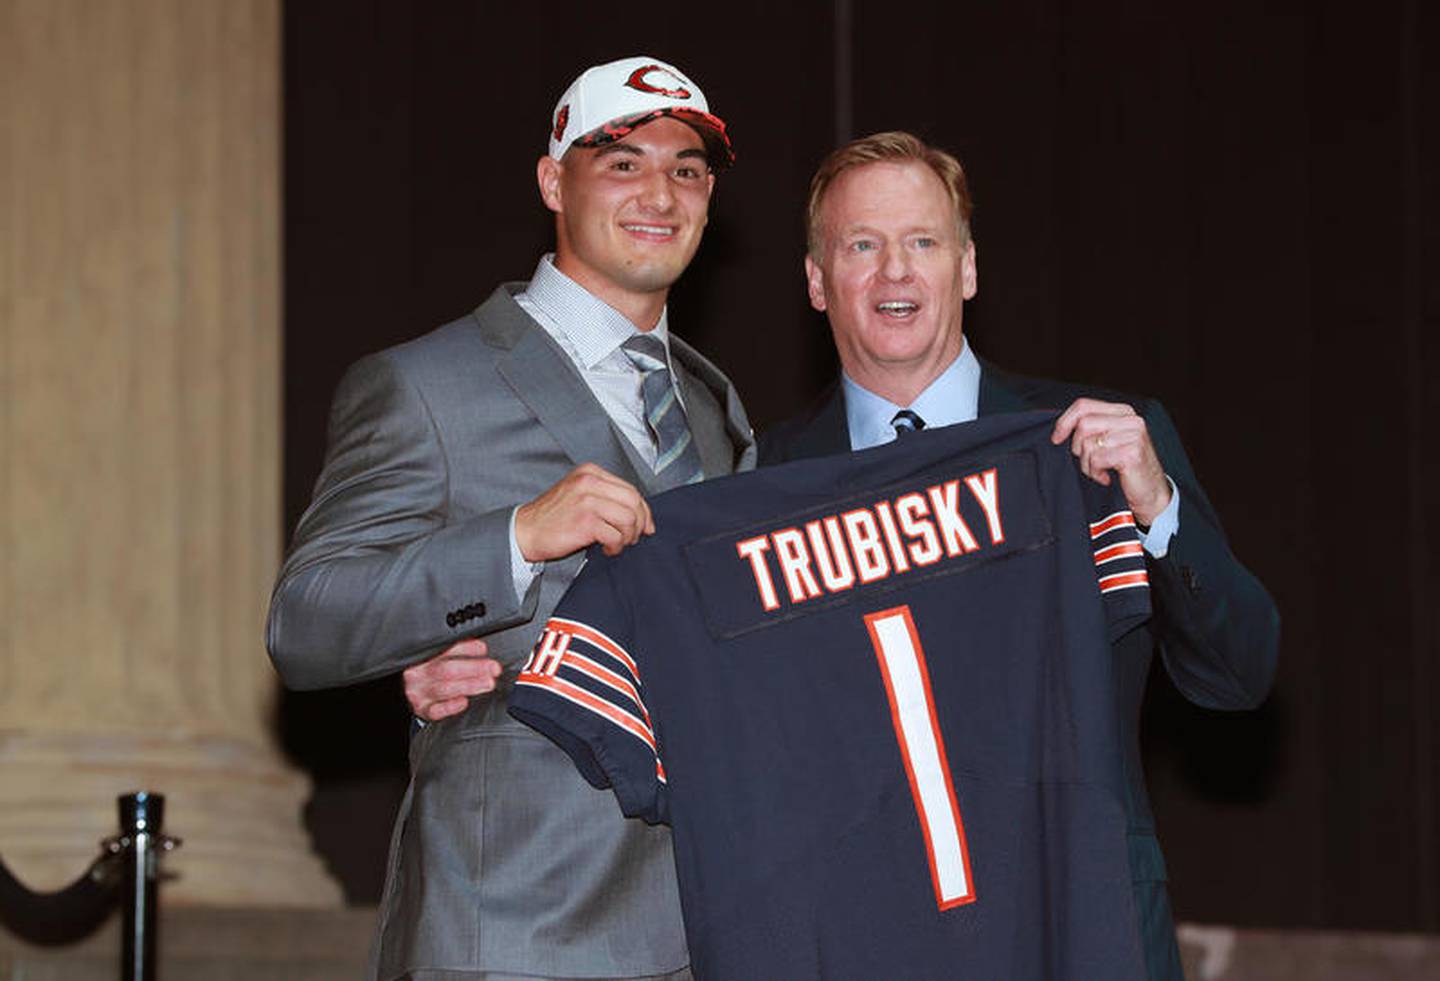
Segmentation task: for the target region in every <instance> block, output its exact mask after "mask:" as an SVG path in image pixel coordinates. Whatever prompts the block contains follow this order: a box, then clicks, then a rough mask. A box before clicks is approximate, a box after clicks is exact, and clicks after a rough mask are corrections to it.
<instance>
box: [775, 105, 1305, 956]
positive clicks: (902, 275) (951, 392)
mask: <svg viewBox="0 0 1440 981" xmlns="http://www.w3.org/2000/svg"><path fill="white" fill-rule="evenodd" d="M970 208H971V204H970V193H969V190H968V187H967V185H966V182H965V174H964V171H963V169H962V168H961V166H960V163H959V162H958V161H957V160H956V159H955V158H954V157H952V156H950V155H949V154H947V153H944V152H943V151H940V150H937V149H935V148H933V147H930V146H927V145H926V144H924V143H923V142H922V141H920V140H919V139H917V138H915V137H914V136H911V135H909V134H906V133H881V134H877V135H875V136H871V137H867V138H865V139H862V140H857V141H855V142H854V143H851V144H849V145H847V146H844V147H841V148H840V149H838V150H836V151H835V152H833V153H832V154H831V155H830V156H829V157H828V158H827V159H826V160H825V161H824V162H823V163H822V164H821V165H820V168H819V170H818V172H817V173H816V175H815V178H814V180H813V182H812V184H811V192H810V201H809V208H808V231H809V254H808V255H807V257H806V259H805V273H806V282H807V285H808V289H809V293H810V302H811V305H812V306H814V307H815V309H817V310H821V311H824V312H825V314H826V316H827V317H828V318H829V321H830V327H831V330H832V332H833V334H834V339H835V346H836V349H837V350H838V352H839V355H840V363H841V367H842V375H841V377H840V379H839V380H838V381H837V382H836V384H835V386H834V387H833V389H832V390H831V391H830V392H829V393H827V395H826V396H825V397H824V398H823V399H822V400H821V402H820V403H819V404H818V406H817V407H816V408H814V409H813V410H812V411H811V412H808V413H806V414H805V415H803V416H801V417H799V418H796V419H794V420H791V421H789V422H787V423H785V424H783V425H781V426H779V427H777V428H776V429H774V430H772V431H770V432H767V433H765V434H764V437H763V438H762V440H761V449H760V458H761V462H762V464H764V463H777V462H782V461H785V460H793V459H800V458H803V457H810V456H819V455H823V454H827V453H842V452H847V451H850V450H860V449H865V448H867V447H869V446H874V445H877V444H879V443H882V442H886V441H888V440H891V439H894V438H896V436H897V434H898V433H900V432H903V431H905V430H912V429H917V428H923V427H925V426H945V425H952V424H955V423H961V422H966V421H969V420H971V419H974V418H976V417H977V416H986V415H991V414H994V413H999V412H1010V411H1018V410H1024V409H1062V408H1063V409H1064V410H1065V411H1064V412H1063V413H1062V414H1061V416H1060V417H1059V420H1058V421H1057V424H1056V426H1055V430H1054V433H1053V435H1052V439H1053V440H1054V442H1056V443H1063V442H1066V441H1069V443H1070V445H1071V447H1072V449H1073V451H1074V453H1075V454H1076V455H1077V456H1078V457H1079V458H1080V464H1081V468H1082V470H1084V472H1085V473H1086V474H1088V475H1089V476H1091V477H1092V478H1093V479H1095V480H1096V481H1098V482H1100V483H1102V484H1109V482H1110V481H1112V480H1118V481H1119V482H1120V486H1121V488H1122V490H1123V491H1124V494H1125V497H1126V500H1127V502H1128V503H1129V505H1130V507H1131V509H1132V510H1133V511H1134V513H1135V518H1136V520H1137V522H1139V524H1140V525H1141V528H1142V531H1143V541H1144V545H1145V550H1146V553H1147V563H1146V564H1147V566H1148V571H1149V575H1150V583H1151V586H1152V591H1153V598H1154V607H1155V614H1154V617H1153V619H1152V620H1151V621H1150V623H1149V624H1148V626H1147V627H1146V628H1144V629H1138V630H1135V631H1132V632H1131V633H1129V634H1127V635H1125V636H1124V637H1122V638H1121V639H1120V640H1119V641H1118V642H1117V643H1116V644H1115V645H1114V648H1113V651H1114V657H1115V669H1116V677H1117V684H1118V685H1119V688H1120V691H1119V692H1118V693H1117V694H1118V704H1119V705H1120V706H1121V707H1122V711H1123V717H1122V718H1121V719H1120V720H1119V724H1120V726H1121V732H1122V736H1123V742H1122V745H1123V746H1124V747H1125V758H1124V760H1123V761H1122V762H1123V768H1124V773H1125V776H1126V782H1127V798H1126V802H1125V803H1126V810H1127V817H1128V823H1129V835H1130V866H1131V870H1130V871H1131V877H1132V881H1133V884H1134V894H1135V902H1136V909H1137V914H1138V916H1139V917H1140V923H1139V924H1138V926H1139V930H1140V933H1141V938H1142V943H1143V945H1144V948H1145V957H1146V966H1147V970H1148V973H1149V975H1150V977H1151V978H1154V979H1162V978H1163V979H1176V981H1179V979H1181V978H1182V974H1181V970H1180V961H1179V954H1178V951H1177V948H1176V944H1175V934H1174V926H1173V923H1172V921H1171V914H1170V907H1169V900H1168V898H1167V896H1166V890H1165V863H1164V859H1163V857H1162V856H1161V852H1160V846H1159V842H1158V840H1157V838H1156V835H1155V826H1154V820H1153V818H1152V816H1151V813H1150V806H1149V802H1148V799H1147V796H1146V793H1145V783H1144V775H1143V773H1142V772H1141V768H1140V754H1139V745H1138V728H1139V713H1140V703H1141V698H1142V695H1143V693H1144V687H1145V680H1146V676H1147V674H1148V673H1149V670H1150V662H1151V659H1152V656H1153V654H1154V652H1155V651H1157V650H1158V651H1159V652H1160V654H1161V658H1162V661H1163V663H1164V665H1165V668H1166V670H1167V671H1168V672H1169V674H1170V677H1171V679H1172V680H1173V681H1174V682H1175V684H1176V686H1177V687H1178V688H1179V689H1180V691H1181V692H1183V693H1184V695H1185V696H1186V697H1187V698H1188V699H1190V700H1191V701H1192V702H1195V703H1196V704H1198V705H1203V706H1206V707H1208V708H1219V709H1242V708H1251V707H1254V706H1255V705H1257V704H1259V703H1260V702H1261V701H1262V700H1263V699H1264V698H1265V695H1266V693H1267V692H1268V691H1269V689H1270V684H1271V680H1272V678H1273V676H1274V671H1275V662H1276V657H1277V651H1278V646H1279V618H1278V615H1277V614H1276V611H1275V606H1274V603H1273V602H1272V601H1271V599H1270V597H1269V595H1268V594H1267V593H1266V592H1265V589H1264V587H1263V586H1261V584H1260V583H1259V581H1257V580H1256V579H1255V577H1254V576H1252V575H1251V574H1250V572H1249V571H1247V570H1246V569H1245V568H1244V566H1242V565H1241V564H1240V563H1239V562H1238V561H1237V560H1236V559H1235V557H1234V555H1232V554H1231V552H1230V549H1229V547H1228V545H1227V544H1226V541H1225V536H1224V533H1223V532H1222V531H1221V528H1220V523H1219V520H1218V519H1217V517H1216V515H1215V511H1214V509H1213V508H1212V507H1211V506H1210V502H1209V501H1208V500H1207V499H1206V497H1205V492H1204V491H1203V490H1201V489H1200V485H1199V483H1198V482H1197V481H1196V479H1195V474H1194V472H1193V470H1192V469H1191V466H1190V461H1189V460H1188V459H1187V458H1186V455H1185V451H1184V449H1183V447H1182V446H1181V445H1180V439H1179V437H1178V435H1177V434H1176V432H1175V428H1174V426H1173V425H1172V424H1171V422H1170V420H1169V418H1168V416H1167V415H1166V413H1165V410H1164V409H1163V408H1162V407H1161V406H1160V404H1159V403H1157V402H1154V401H1150V400H1148V399H1136V398H1133V397H1130V396H1126V395H1121V394H1119V393H1115V392H1107V391H1101V390H1097V389H1093V388H1090V387H1086V386H1081V385H1071V384H1064V383H1060V382H1051V381H1042V380H1038V379H1031V378H1022V377H1019V376H1016V375H1011V374H1008V373H1005V372H1002V371H1000V370H998V369H996V368H995V367H993V366H991V365H990V364H988V363H986V362H984V361H981V360H980V359H979V358H977V357H976V355H975V353H974V352H973V351H972V350H971V348H970V345H969V344H968V343H967V341H966V340H965V337H964V334H963V331H962V321H963V313H964V303H965V301H966V300H968V299H970V298H972V297H973V296H974V295H975V291H976V288H977V286H978V277H977V267H976V256H975V243H974V241H973V240H972V238H971V236H970Z"/></svg>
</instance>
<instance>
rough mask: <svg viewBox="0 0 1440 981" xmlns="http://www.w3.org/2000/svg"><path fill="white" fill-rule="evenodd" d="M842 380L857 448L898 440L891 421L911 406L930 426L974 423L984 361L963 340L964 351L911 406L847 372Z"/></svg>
mask: <svg viewBox="0 0 1440 981" xmlns="http://www.w3.org/2000/svg"><path fill="white" fill-rule="evenodd" d="M840 381H841V385H842V386H843V388H844V392H845V420H846V422H847V423H848V424H849V427H850V448H851V449H855V450H863V449H868V448H869V447H871V446H879V445H880V444H881V443H888V442H890V441H891V440H892V439H894V438H895V427H894V426H892V425H891V424H890V420H891V419H893V418H894V417H895V413H897V412H899V411H900V410H901V409H910V410H911V411H912V412H914V413H915V414H916V415H918V416H919V417H920V418H921V419H924V420H925V426H926V428H929V427H931V426H952V425H954V424H955V423H957V422H970V421H971V420H972V419H974V418H975V417H976V416H977V415H978V414H979V405H980V361H979V359H978V358H976V357H975V352H974V351H972V350H971V349H970V342H969V341H962V345H961V348H960V354H959V355H958V356H957V357H956V358H955V360H954V361H951V362H950V364H949V365H948V366H947V367H946V368H945V370H944V371H942V372H940V374H939V376H938V377H937V378H936V379H935V380H934V381H932V382H931V383H930V384H929V385H927V386H926V388H925V390H924V391H923V392H921V393H920V394H919V395H918V396H916V398H915V401H914V402H911V403H910V404H909V405H896V404H895V403H894V402H891V401H890V400H889V399H886V398H882V397H881V396H879V395H876V394H875V393H874V392H872V391H870V390H869V389H866V388H863V387H861V386H860V384H859V383H858V382H856V381H855V380H854V379H852V378H851V377H850V376H849V375H847V374H845V373H844V372H841V374H840Z"/></svg>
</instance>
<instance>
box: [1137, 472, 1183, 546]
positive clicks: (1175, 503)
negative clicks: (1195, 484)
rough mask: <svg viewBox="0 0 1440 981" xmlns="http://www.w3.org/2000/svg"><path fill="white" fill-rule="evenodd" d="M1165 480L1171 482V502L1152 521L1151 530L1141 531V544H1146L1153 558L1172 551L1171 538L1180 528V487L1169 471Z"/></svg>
mask: <svg viewBox="0 0 1440 981" xmlns="http://www.w3.org/2000/svg"><path fill="white" fill-rule="evenodd" d="M1165 480H1166V482H1167V483H1169V484H1170V503H1169V504H1167V505H1165V510H1164V511H1161V512H1160V513H1159V514H1157V515H1156V516H1155V520H1154V521H1152V522H1150V530H1149V531H1142V532H1140V544H1141V545H1143V546H1145V551H1146V552H1147V553H1148V554H1149V555H1150V557H1151V558H1152V559H1163V558H1164V557H1165V553H1166V552H1168V551H1170V539H1172V538H1174V537H1175V533H1176V532H1178V531H1179V530H1180V488H1178V487H1176V486H1175V481H1173V480H1171V479H1170V475H1169V474H1168V473H1167V474H1166V475H1165Z"/></svg>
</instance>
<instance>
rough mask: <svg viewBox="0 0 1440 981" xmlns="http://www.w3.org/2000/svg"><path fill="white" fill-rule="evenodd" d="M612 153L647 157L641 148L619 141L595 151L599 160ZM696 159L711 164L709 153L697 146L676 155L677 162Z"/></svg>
mask: <svg viewBox="0 0 1440 981" xmlns="http://www.w3.org/2000/svg"><path fill="white" fill-rule="evenodd" d="M611 153H626V154H629V155H630V156H632V157H643V156H645V151H644V150H641V149H640V148H639V147H637V146H635V145H634V144H632V143H620V142H618V141H617V142H614V143H606V144H605V145H604V146H602V147H599V148H598V149H596V151H595V156H596V157H597V158H598V157H604V156H607V155H608V154H611ZM695 157H699V158H700V159H701V160H704V161H705V162H706V163H707V164H708V163H709V162H710V155H709V154H708V153H706V152H705V150H704V149H703V148H701V147H698V146H697V147H690V148H688V149H685V150H681V151H680V152H679V153H677V154H675V159H677V160H689V159H692V158H695Z"/></svg>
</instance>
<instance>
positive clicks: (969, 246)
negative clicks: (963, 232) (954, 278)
mask: <svg viewBox="0 0 1440 981" xmlns="http://www.w3.org/2000/svg"><path fill="white" fill-rule="evenodd" d="M979 288H980V272H979V268H978V267H977V266H976V265H975V240H974V239H973V238H972V239H971V240H970V241H969V242H967V243H965V254H964V255H962V256H961V257H960V295H961V296H962V297H964V298H965V299H967V300H973V299H974V298H975V292H976V290H978V289H979Z"/></svg>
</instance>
